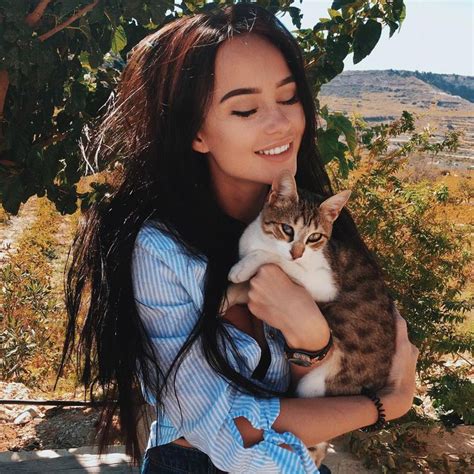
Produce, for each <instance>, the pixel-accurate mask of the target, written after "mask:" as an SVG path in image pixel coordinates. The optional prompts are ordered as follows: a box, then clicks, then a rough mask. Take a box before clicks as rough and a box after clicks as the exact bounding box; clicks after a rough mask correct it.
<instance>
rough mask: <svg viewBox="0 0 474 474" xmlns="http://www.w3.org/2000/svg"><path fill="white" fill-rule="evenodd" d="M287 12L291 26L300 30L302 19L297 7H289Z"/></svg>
mask: <svg viewBox="0 0 474 474" xmlns="http://www.w3.org/2000/svg"><path fill="white" fill-rule="evenodd" d="M288 12H289V13H290V16H291V21H292V23H293V25H295V26H296V27H297V28H301V19H302V18H303V15H302V14H301V10H300V9H299V8H297V7H290V8H288Z"/></svg>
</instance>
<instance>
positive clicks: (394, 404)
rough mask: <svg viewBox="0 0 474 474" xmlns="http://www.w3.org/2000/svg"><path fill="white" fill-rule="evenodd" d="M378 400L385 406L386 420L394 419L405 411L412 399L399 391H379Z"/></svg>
mask: <svg viewBox="0 0 474 474" xmlns="http://www.w3.org/2000/svg"><path fill="white" fill-rule="evenodd" d="M379 396H380V400H381V402H382V403H383V406H384V408H385V418H386V420H387V421H388V420H394V419H396V418H400V417H401V416H403V415H405V413H407V412H408V411H409V410H410V408H411V405H412V401H413V400H412V399H410V400H408V398H409V397H407V396H405V395H404V394H401V393H384V392H383V391H381V392H380V395H379Z"/></svg>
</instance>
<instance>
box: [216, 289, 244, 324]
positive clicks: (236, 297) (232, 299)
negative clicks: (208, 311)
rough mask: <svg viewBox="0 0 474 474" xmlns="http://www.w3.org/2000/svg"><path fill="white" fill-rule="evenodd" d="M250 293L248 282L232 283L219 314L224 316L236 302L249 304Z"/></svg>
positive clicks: (223, 299)
mask: <svg viewBox="0 0 474 474" xmlns="http://www.w3.org/2000/svg"><path fill="white" fill-rule="evenodd" d="M248 293H249V284H248V282H243V283H232V284H230V285H229V287H228V288H227V291H226V294H225V295H224V298H222V301H221V307H220V310H219V314H220V315H221V316H223V315H224V314H225V313H226V312H227V310H228V309H229V308H230V307H231V306H234V305H236V304H247V303H248V302H249V297H248Z"/></svg>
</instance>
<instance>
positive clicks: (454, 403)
mask: <svg viewBox="0 0 474 474" xmlns="http://www.w3.org/2000/svg"><path fill="white" fill-rule="evenodd" d="M355 127H356V131H357V140H358V143H359V147H358V152H357V154H356V155H357V158H356V159H355V160H353V162H352V163H351V166H352V167H353V171H352V172H351V173H350V175H349V176H348V177H347V178H346V177H345V175H346V173H345V169H344V167H342V168H341V166H340V165H335V164H332V166H331V169H332V171H333V181H334V182H336V183H337V186H338V187H339V188H340V189H347V188H349V189H351V190H352V195H351V199H350V201H349V208H350V210H351V211H352V213H353V215H354V218H355V220H356V223H357V225H358V229H359V231H360V232H361V234H362V235H363V236H364V239H365V240H366V242H367V243H368V245H369V247H370V248H371V249H372V250H373V251H374V252H375V253H376V255H377V257H378V260H379V263H380V264H381V266H382V268H383V270H384V272H385V279H386V281H387V283H388V285H389V287H390V289H391V292H392V295H393V297H394V298H395V299H396V301H397V302H398V307H399V309H400V312H401V314H402V315H403V316H404V317H405V318H406V319H407V321H408V324H409V333H410V338H411V340H412V341H413V342H414V343H415V345H416V346H417V347H418V348H419V349H420V359H419V365H418V368H419V375H420V382H421V384H422V386H427V387H428V388H429V391H428V393H429V395H430V396H431V397H432V398H433V404H434V406H435V408H436V409H437V411H438V415H439V416H440V417H441V418H442V419H443V420H445V421H448V420H450V421H451V422H453V421H457V423H460V422H464V423H472V421H473V412H472V399H473V397H474V384H473V383H472V382H470V381H469V380H468V378H467V374H466V369H465V367H463V366H461V367H454V366H452V365H451V366H450V365H449V364H448V363H447V361H448V359H449V357H453V356H455V355H458V354H461V355H462V354H465V355H466V356H467V355H469V354H472V351H473V340H474V335H473V334H472V333H467V334H465V333H461V331H460V329H459V328H460V325H461V324H462V323H463V322H464V320H465V315H466V313H467V312H468V311H469V310H472V308H473V305H472V300H468V299H466V298H465V297H463V292H464V290H465V288H466V285H467V283H468V278H469V263H471V262H472V255H471V252H470V247H469V242H470V232H471V231H472V229H471V228H469V227H467V228H466V227H458V226H456V225H455V224H453V223H452V222H450V221H449V220H448V219H447V218H446V217H443V218H440V217H439V216H440V212H439V211H440V209H442V208H443V207H445V206H446V205H447V202H448V200H449V192H448V190H447V189H446V187H445V186H434V185H432V184H431V183H429V182H426V181H420V182H411V183H410V182H409V181H408V180H404V179H401V173H403V172H405V171H406V167H407V162H408V157H409V156H410V154H412V153H414V152H423V153H432V154H436V153H439V152H441V151H443V150H444V151H454V150H455V149H456V148H457V146H458V141H459V132H453V131H452V132H449V133H448V134H447V135H446V136H445V137H444V139H443V140H441V141H440V142H433V139H432V135H433V132H432V131H430V130H429V129H425V130H423V131H421V132H418V131H416V129H415V117H414V116H413V115H412V114H410V113H408V112H404V113H403V115H402V117H401V118H400V119H399V120H396V121H394V122H392V123H390V124H383V125H377V126H372V127H369V126H367V124H365V123H364V122H363V121H361V120H358V119H357V120H356V124H355ZM402 133H404V134H409V139H408V141H406V142H404V143H402V144H399V145H394V144H393V141H391V139H393V138H395V137H397V136H399V135H400V134H402ZM389 144H390V147H389ZM447 415H449V417H448V416H447Z"/></svg>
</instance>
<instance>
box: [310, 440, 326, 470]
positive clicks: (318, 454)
mask: <svg viewBox="0 0 474 474" xmlns="http://www.w3.org/2000/svg"><path fill="white" fill-rule="evenodd" d="M328 449H329V443H328V442H326V441H323V442H322V443H318V444H317V445H315V446H311V447H309V448H308V451H309V454H310V456H311V459H312V460H313V461H314V463H315V464H316V466H318V468H319V467H320V466H321V464H322V462H323V459H324V458H325V457H326V454H327V453H328Z"/></svg>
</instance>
